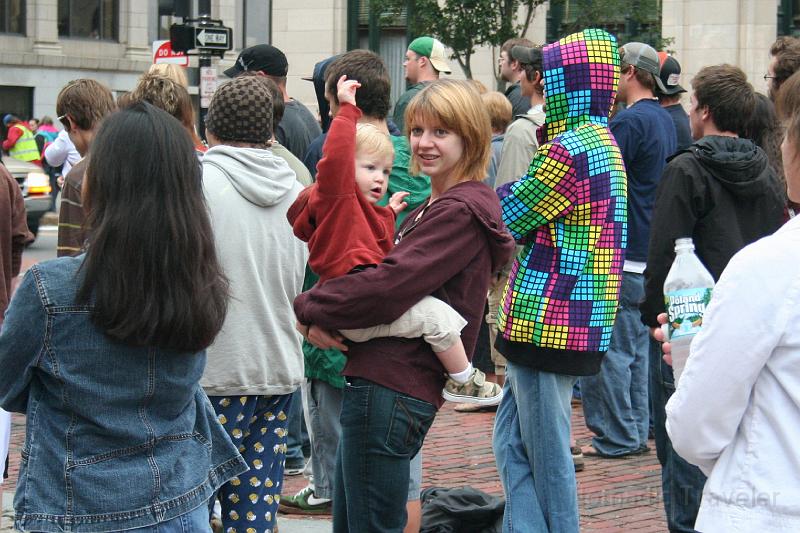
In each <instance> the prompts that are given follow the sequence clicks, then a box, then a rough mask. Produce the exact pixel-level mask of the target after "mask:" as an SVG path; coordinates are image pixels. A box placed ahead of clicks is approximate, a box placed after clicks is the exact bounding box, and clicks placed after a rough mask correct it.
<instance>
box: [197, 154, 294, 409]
mask: <svg viewBox="0 0 800 533" xmlns="http://www.w3.org/2000/svg"><path fill="white" fill-rule="evenodd" d="M203 188H204V190H205V196H206V202H207V203H208V209H209V212H210V214H211V225H212V228H213V229H214V241H215V244H216V246H217V256H218V257H219V260H220V263H221V264H222V268H223V270H224V271H225V275H226V276H227V277H228V279H229V281H230V292H231V298H230V300H229V303H228V314H227V316H226V318H225V324H224V325H223V327H222V331H221V332H220V334H219V335H218V336H217V338H216V340H215V341H214V343H213V344H212V345H211V346H210V347H209V348H208V363H207V365H206V370H205V373H204V375H203V379H202V381H201V385H202V386H203V388H204V389H205V391H206V393H207V394H209V395H210V396H228V395H276V394H289V393H291V392H292V391H294V390H295V389H297V388H298V387H299V385H300V383H301V382H302V380H303V352H302V349H301V337H300V335H299V334H298V333H297V331H295V328H294V324H295V319H294V312H293V310H292V302H293V301H294V298H295V296H297V295H298V294H300V292H301V291H302V288H303V275H304V273H305V264H306V261H307V260H308V248H307V246H306V243H304V242H302V241H300V240H299V239H297V238H296V237H295V236H294V234H293V233H292V227H291V226H290V225H289V223H288V222H287V221H286V211H287V210H288V209H289V206H291V205H292V202H294V199H295V198H296V197H297V195H298V193H299V192H300V191H301V190H302V188H303V187H302V185H300V184H299V183H298V182H297V180H296V179H295V174H294V172H293V171H292V170H291V169H290V168H289V165H288V164H287V163H286V161H284V160H283V159H282V158H280V157H278V156H276V155H275V154H273V153H272V152H270V151H269V150H258V149H255V148H234V147H231V146H215V147H213V148H211V149H210V150H209V151H208V152H207V153H206V155H205V157H204V158H203Z"/></svg>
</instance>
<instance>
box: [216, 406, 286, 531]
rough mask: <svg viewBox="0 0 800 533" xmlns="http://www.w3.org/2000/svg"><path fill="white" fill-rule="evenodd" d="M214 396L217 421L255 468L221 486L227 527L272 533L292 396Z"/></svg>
mask: <svg viewBox="0 0 800 533" xmlns="http://www.w3.org/2000/svg"><path fill="white" fill-rule="evenodd" d="M209 399H210V400H211V404H212V405H213V406H214V411H216V413H217V419H218V420H219V421H220V423H221V424H222V426H223V427H224V428H225V431H227V432H228V435H230V437H231V440H232V441H233V443H234V445H236V446H237V447H238V448H239V453H241V454H242V457H244V459H245V461H247V464H248V466H250V470H248V471H247V472H245V473H244V474H239V476H237V477H235V478H233V479H232V480H230V481H228V482H227V483H226V484H225V485H223V486H222V487H221V488H220V489H219V492H218V497H219V500H220V504H221V506H222V525H223V531H225V532H226V533H272V532H273V531H274V530H275V526H276V524H277V516H276V515H277V512H278V504H279V503H280V499H281V485H282V484H283V465H284V462H285V460H286V433H287V431H286V427H287V425H288V420H287V415H288V413H289V407H290V405H291V400H292V395H291V394H285V395H276V396H209Z"/></svg>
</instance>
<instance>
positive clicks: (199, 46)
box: [169, 0, 233, 139]
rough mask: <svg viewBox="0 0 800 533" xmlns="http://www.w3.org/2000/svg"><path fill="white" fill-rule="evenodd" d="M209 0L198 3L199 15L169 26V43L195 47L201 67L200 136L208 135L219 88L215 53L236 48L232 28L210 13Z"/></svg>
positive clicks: (180, 47)
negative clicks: (208, 117)
mask: <svg viewBox="0 0 800 533" xmlns="http://www.w3.org/2000/svg"><path fill="white" fill-rule="evenodd" d="M208 4H209V2H208V1H202V0H201V2H200V3H199V8H200V9H199V11H200V15H199V16H198V18H196V19H185V20H184V24H173V25H172V26H171V27H170V31H169V33H170V43H171V45H172V49H173V50H175V51H179V52H186V53H190V51H192V50H195V51H196V52H197V56H198V66H199V67H200V87H199V89H200V91H199V92H200V95H199V96H200V98H199V102H198V104H199V106H198V117H199V128H198V129H199V131H200V136H201V137H202V138H203V139H205V138H206V127H205V121H206V114H207V113H208V106H209V104H210V102H211V96H212V95H213V94H214V91H215V90H216V88H217V72H216V70H215V69H214V68H213V67H212V66H211V58H212V57H213V56H219V57H223V56H224V55H225V52H227V51H228V50H230V49H232V48H233V42H232V40H233V39H232V32H231V29H230V28H228V27H227V26H224V25H223V24H222V21H221V20H214V19H212V18H211V16H210V15H209V14H208V11H209V9H208V7H204V6H208ZM192 55H194V54H192Z"/></svg>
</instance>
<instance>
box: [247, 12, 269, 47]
mask: <svg viewBox="0 0 800 533" xmlns="http://www.w3.org/2000/svg"><path fill="white" fill-rule="evenodd" d="M271 26H272V1H271V0H244V2H243V5H242V32H241V33H242V48H247V47H250V46H255V45H257V44H264V43H269V42H270V41H271V32H270V27H271Z"/></svg>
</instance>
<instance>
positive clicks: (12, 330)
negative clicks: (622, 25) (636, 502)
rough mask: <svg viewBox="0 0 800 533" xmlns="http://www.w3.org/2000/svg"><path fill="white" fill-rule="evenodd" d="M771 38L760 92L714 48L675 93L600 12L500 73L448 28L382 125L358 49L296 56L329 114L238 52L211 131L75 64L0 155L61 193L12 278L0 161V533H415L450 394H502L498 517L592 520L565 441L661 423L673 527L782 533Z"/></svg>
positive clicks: (790, 487) (8, 190) (629, 440)
mask: <svg viewBox="0 0 800 533" xmlns="http://www.w3.org/2000/svg"><path fill="white" fill-rule="evenodd" d="M770 53H771V59H770V62H769V64H768V65H766V66H765V70H766V74H765V76H764V79H765V80H767V82H768V87H769V91H768V95H760V94H758V93H756V92H755V91H754V89H753V87H752V85H751V84H750V83H749V82H748V80H747V77H746V75H745V74H744V72H743V71H742V70H741V69H740V68H738V67H736V66H732V65H727V64H725V65H712V66H706V67H704V68H702V69H700V70H699V72H698V73H697V74H696V75H695V76H694V78H693V79H692V80H691V87H692V93H691V95H690V98H689V108H688V113H687V112H686V111H685V110H684V107H683V106H682V105H681V95H683V94H684V93H686V92H687V91H686V90H685V89H684V88H683V86H682V85H681V79H680V73H681V66H680V63H679V62H678V60H677V59H676V58H675V57H672V56H670V55H668V54H667V53H665V52H659V51H657V50H655V49H654V48H652V47H651V46H649V45H647V44H644V43H639V42H628V43H624V44H622V46H620V43H618V42H617V40H616V38H615V37H614V36H613V35H611V34H609V33H608V32H606V31H605V30H600V29H586V30H583V31H581V32H578V33H575V34H572V35H569V36H567V37H565V38H563V39H560V40H559V41H556V42H553V43H550V44H547V45H544V46H538V45H535V44H534V43H532V42H531V41H528V40H527V39H511V40H509V41H508V42H506V43H505V44H504V45H503V46H502V47H501V49H500V55H499V58H498V59H499V60H498V64H499V65H498V66H499V75H500V77H501V78H502V79H503V80H504V81H505V82H507V83H509V84H510V86H509V88H508V89H507V90H506V91H505V93H501V92H497V91H487V90H486V88H485V87H483V86H482V85H481V84H479V83H476V82H472V81H469V80H467V81H462V80H454V79H440V74H441V73H444V74H449V73H450V67H449V64H448V61H447V57H446V52H445V48H444V46H443V45H442V43H441V42H439V41H438V40H437V39H434V38H432V37H428V36H422V37H419V38H417V39H414V40H413V41H411V43H410V44H409V46H408V49H407V51H406V52H405V60H404V66H405V72H406V78H407V81H408V82H409V88H408V90H407V91H406V92H405V93H403V95H402V96H401V97H400V98H399V100H398V102H397V103H396V104H395V106H394V110H393V113H391V114H390V111H391V104H390V84H391V82H390V77H389V73H388V70H387V68H386V65H385V63H384V61H383V60H382V59H381V58H380V56H378V55H377V54H375V53H373V52H370V51H367V50H352V51H349V52H346V53H343V54H341V55H338V56H334V57H332V58H328V59H325V60H324V61H321V62H320V63H318V64H317V65H316V66H315V67H314V71H313V76H312V78H311V81H313V83H314V87H315V91H316V93H317V96H318V99H319V109H320V117H319V120H317V118H316V117H314V115H313V114H312V112H311V111H310V110H309V109H308V108H306V107H305V106H303V105H302V104H301V103H300V102H298V101H297V100H295V99H293V98H291V97H290V96H289V93H288V92H287V84H286V78H287V74H288V68H289V65H288V62H287V60H286V56H285V55H284V54H283V52H281V51H280V50H279V49H278V48H276V47H274V46H271V45H257V46H253V47H250V48H247V49H245V50H243V51H242V52H241V54H240V55H239V57H238V58H237V61H236V63H235V64H234V66H233V67H231V68H230V69H228V70H226V71H225V74H226V75H227V76H228V77H230V78H231V79H230V80H229V81H226V82H224V83H222V84H221V85H220V87H219V88H218V89H217V91H216V92H215V94H214V96H213V98H212V99H211V103H210V106H209V109H208V114H207V116H206V118H205V124H204V131H205V138H206V140H205V141H204V140H203V139H201V138H200V136H199V135H198V133H197V130H196V128H195V121H196V117H195V114H194V111H193V109H192V104H191V98H190V96H189V92H188V90H187V81H186V77H185V75H184V73H183V72H182V70H181V69H180V68H178V67H175V66H163V65H155V66H154V67H153V68H152V69H151V70H150V71H148V72H147V73H144V74H143V75H142V76H141V77H140V79H139V81H138V83H137V85H136V87H134V88H133V89H132V90H131V91H130V92H128V93H125V94H124V95H122V96H120V97H119V98H117V99H116V101H115V99H114V97H113V95H112V93H111V91H110V90H109V89H108V88H107V87H105V86H104V85H103V84H101V83H99V82H97V81H96V80H93V79H89V78H82V79H77V80H74V81H72V82H70V83H68V84H67V85H66V86H65V87H64V88H62V90H61V91H60V93H59V95H58V98H57V102H56V111H57V114H58V121H59V122H60V124H61V126H62V129H61V130H60V131H59V130H57V129H56V128H55V127H54V125H53V121H52V119H50V118H48V117H44V118H43V119H42V120H41V122H40V123H39V124H36V125H32V124H30V123H29V122H25V121H22V120H20V119H19V118H17V117H15V116H13V115H8V116H6V117H4V119H3V123H4V124H5V125H6V127H7V129H8V135H7V138H6V140H5V141H4V142H3V149H4V150H7V151H8V152H9V154H10V155H11V156H13V157H16V158H19V159H22V160H25V161H31V162H32V163H34V164H39V165H42V166H43V168H45V170H47V172H48V173H49V174H50V175H51V180H53V184H54V185H53V186H54V187H60V188H61V196H60V198H61V199H60V205H59V206H58V208H59V209H58V210H59V225H58V247H57V254H58V256H59V257H58V258H57V259H55V260H52V261H45V262H42V263H39V264H37V265H35V266H33V267H31V268H30V269H29V270H28V271H27V272H26V273H25V276H24V277H23V278H22V280H21V281H19V286H18V287H16V290H14V288H15V285H16V280H15V277H16V276H17V275H18V274H19V271H20V265H21V256H22V251H23V249H24V246H25V244H26V243H27V242H29V241H30V239H31V236H30V234H29V232H28V230H27V227H26V224H25V216H24V206H23V205H22V196H21V193H20V190H19V187H17V185H16V182H15V181H14V180H13V178H11V176H10V175H9V174H8V172H7V171H6V170H5V169H4V168H3V167H2V166H0V176H2V178H3V180H4V182H3V184H2V185H0V253H1V254H2V261H0V275H2V278H3V283H2V284H0V306H2V308H3V309H6V308H7V310H6V312H5V315H4V317H3V319H0V324H2V331H1V332H0V367H2V368H3V372H2V373H0V407H2V408H3V409H5V410H6V411H11V412H18V413H23V414H25V415H26V438H25V443H24V445H23V449H22V454H21V462H20V471H19V478H18V481H17V488H16V493H15V500H14V507H15V527H16V528H18V529H20V530H23V531H36V532H59V531H98V532H101V531H123V530H124V531H133V532H137V533H138V532H142V533H145V532H156V531H158V532H162V533H163V532H170V533H171V532H188V531H192V532H196V531H208V530H209V529H211V528H214V529H215V530H222V531H226V532H233V533H235V532H237V531H238V532H251V531H253V532H255V531H258V532H273V531H277V514H278V512H279V510H280V511H282V512H292V513H308V514H314V513H321V512H332V514H333V530H334V531H336V532H341V533H346V532H351V533H358V532H376V531H381V532H384V531H385V532H398V533H399V532H404V533H414V532H418V531H419V530H420V527H421V523H420V522H421V512H420V509H421V507H420V485H421V480H422V475H423V472H422V460H421V449H422V446H423V442H424V440H425V437H426V434H427V432H428V430H429V429H430V427H431V425H432V423H433V421H434V419H435V417H436V414H437V411H438V410H439V408H440V407H441V406H442V405H443V403H444V401H445V400H448V401H452V402H456V403H458V405H457V406H456V409H457V410H460V411H463V412H470V411H476V410H487V409H491V410H496V412H497V414H496V417H495V420H494V427H493V428H487V432H488V431H492V432H493V451H494V454H495V458H496V462H497V470H498V473H499V476H500V480H501V482H502V486H503V489H504V492H505V506H504V514H503V517H502V530H503V531H504V532H545V531H547V532H554V533H555V532H570V533H571V532H577V531H579V529H580V524H579V512H578V495H577V483H576V477H575V472H576V471H577V470H580V469H582V468H584V467H585V463H584V462H583V457H584V456H585V455H591V456H596V457H600V458H602V459H604V460H609V461H612V460H618V459H621V458H625V457H630V456H638V455H641V454H646V453H649V452H650V448H649V446H648V441H649V440H650V439H652V438H654V439H655V447H656V455H657V457H658V461H659V463H660V464H661V467H662V488H663V499H664V507H665V511H666V519H667V525H668V528H669V530H670V531H675V532H685V531H703V532H714V531H720V532H723V531H724V532H730V531H793V530H800V508H798V506H797V503H796V502H797V501H798V497H800V494H798V491H797V487H796V485H797V484H796V479H797V478H798V476H800V467H798V465H797V464H796V461H795V459H794V456H795V454H794V450H793V443H794V442H796V441H797V439H796V438H795V437H798V438H800V434H798V433H797V432H798V430H797V427H800V424H798V422H800V400H798V394H797V391H798V388H799V387H800V385H799V384H798V383H797V380H798V378H800V373H798V371H797V369H796V365H793V364H792V362H793V360H794V358H795V357H796V356H797V353H798V350H799V349H800V348H798V346H800V338H796V337H797V335H798V334H797V333H796V332H795V331H794V330H792V329H791V324H792V323H793V322H792V321H793V319H794V318H797V317H796V315H797V310H796V305H795V304H796V302H797V300H800V277H798V276H797V275H796V273H795V272H796V271H795V270H794V268H793V265H794V264H796V263H797V262H798V260H799V259H800V258H797V257H795V256H796V255H797V254H798V253H800V246H799V247H798V248H794V245H795V244H798V245H800V242H798V241H800V227H795V226H798V224H800V222H797V220H795V219H794V218H793V217H794V212H795V209H796V207H797V206H800V163H798V161H800V159H798V158H800V98H798V95H800V40H799V39H795V38H780V39H778V41H776V43H775V44H774V45H773V47H772V48H771V50H770ZM54 197H55V194H54ZM53 207H54V208H55V207H56V206H55V204H54V206H53ZM683 237H691V238H692V239H693V242H694V245H695V250H696V254H697V256H698V258H699V259H700V260H701V261H702V263H703V264H704V265H705V266H706V268H707V269H708V270H709V271H710V273H711V275H712V276H713V278H714V279H715V280H717V281H718V284H717V286H716V287H715V289H714V296H713V298H712V300H711V304H710V306H709V308H708V311H707V314H706V316H705V319H704V326H703V328H702V330H701V333H700V334H698V336H697V338H696V339H695V341H694V342H693V344H692V351H691V355H690V357H689V360H688V362H687V365H686V369H685V372H684V373H683V377H682V378H681V381H680V384H679V386H678V387H677V388H676V386H675V382H674V379H673V375H672V369H671V366H670V365H671V359H670V354H669V344H668V343H663V341H664V338H663V335H662V333H661V330H660V325H661V324H662V323H664V322H665V316H664V311H665V308H664V307H665V304H664V296H663V294H664V290H663V286H664V281H665V278H666V276H667V272H668V270H669V268H670V265H671V264H672V261H673V259H674V257H675V253H674V251H673V245H674V243H675V240H676V239H679V238H683ZM12 293H13V298H12ZM9 300H10V302H9ZM576 397H579V398H580V400H581V403H582V408H583V414H584V417H585V422H586V425H587V427H588V428H589V429H590V430H591V431H592V433H593V434H594V437H593V438H592V441H591V444H590V445H589V446H585V447H584V448H581V447H579V446H577V445H576V443H575V440H574V439H573V437H572V434H571V429H572V428H571V413H572V402H573V399H574V398H576ZM4 423H5V424H7V423H8V422H7V418H6V420H5V422H4ZM304 427H305V428H307V434H308V440H309V447H310V460H309V461H308V464H306V462H305V460H304V454H303V451H302V445H301V442H302V435H303V431H304V430H303V428H304ZM0 429H2V426H0ZM0 435H2V431H0ZM0 440H1V439H0ZM2 444H4V443H2V442H0V445H2ZM465 445H467V446H468V445H469V444H468V443H467V444H465ZM0 451H2V450H0ZM301 472H303V473H304V474H305V475H306V477H307V478H308V480H309V483H308V485H307V486H306V487H305V488H303V489H302V490H301V491H300V492H298V493H297V494H282V489H283V480H284V476H285V475H290V474H298V473H301ZM706 476H708V477H706Z"/></svg>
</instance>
